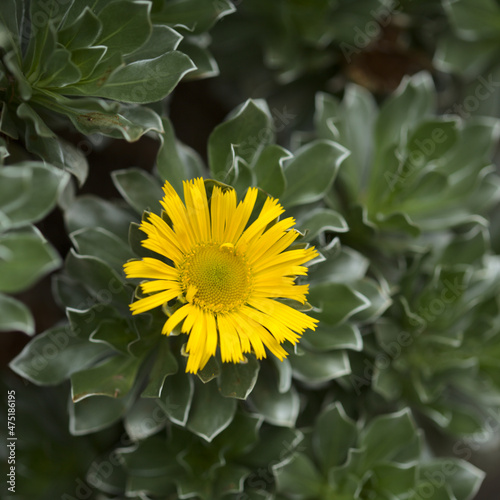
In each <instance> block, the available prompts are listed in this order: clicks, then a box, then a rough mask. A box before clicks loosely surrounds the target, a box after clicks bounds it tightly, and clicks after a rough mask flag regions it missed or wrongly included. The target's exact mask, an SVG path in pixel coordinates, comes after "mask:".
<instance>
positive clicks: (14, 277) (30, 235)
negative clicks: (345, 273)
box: [0, 230, 61, 293]
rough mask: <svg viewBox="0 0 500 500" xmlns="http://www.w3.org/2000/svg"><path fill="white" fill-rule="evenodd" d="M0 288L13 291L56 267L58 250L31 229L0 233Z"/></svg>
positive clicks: (0, 290) (28, 284)
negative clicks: (28, 230)
mask: <svg viewBox="0 0 500 500" xmlns="http://www.w3.org/2000/svg"><path fill="white" fill-rule="evenodd" d="M0 255H1V256H2V258H0V292H7V293H16V292H20V291H22V290H25V289H26V288H29V287H30V286H31V285H33V284H34V283H36V282H37V281H38V280H39V279H40V278H41V277H42V276H45V275H46V274H48V273H50V272H51V271H53V270H55V269H57V268H58V267H59V266H60V264H61V259H60V257H59V255H58V254H57V252H56V251H55V250H54V249H53V248H52V247H51V246H50V245H49V244H48V243H47V242H46V241H45V240H44V239H43V237H42V236H41V235H40V234H39V233H38V232H36V231H35V230H32V231H30V232H27V231H25V232H11V233H7V234H3V235H0Z"/></svg>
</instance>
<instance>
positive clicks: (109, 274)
mask: <svg viewBox="0 0 500 500" xmlns="http://www.w3.org/2000/svg"><path fill="white" fill-rule="evenodd" d="M65 268H66V272H67V273H68V275H69V276H70V277H71V278H73V279H75V280H77V281H79V282H80V283H82V284H83V285H84V286H85V287H86V288H87V290H88V291H89V293H90V294H91V295H92V296H93V297H95V298H96V299H97V300H98V301H99V302H104V303H107V304H109V303H112V304H114V305H115V306H116V307H118V309H119V310H121V311H123V312H125V311H127V310H128V307H127V306H128V303H129V302H130V291H129V290H128V289H127V288H126V287H125V286H124V284H123V278H122V276H120V275H119V274H118V273H116V272H115V271H114V270H113V269H111V268H110V267H109V266H108V265H107V264H106V263H105V262H103V261H102V260H100V259H98V258H96V257H91V256H88V255H78V254H77V253H76V252H74V251H73V249H72V250H71V251H70V253H69V255H68V257H67V258H66V266H65Z"/></svg>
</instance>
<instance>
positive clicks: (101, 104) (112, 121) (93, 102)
mask: <svg viewBox="0 0 500 500" xmlns="http://www.w3.org/2000/svg"><path fill="white" fill-rule="evenodd" d="M38 101H39V102H42V103H43V104H44V105H45V106H46V107H51V106H52V107H54V108H55V109H56V110H57V111H58V112H60V113H62V114H64V115H66V116H67V117H68V118H69V119H70V120H71V122H72V123H73V125H74V126H75V127H76V129H77V130H79V131H80V132H82V133H83V134H86V135H91V134H94V133H100V134H104V135H107V136H109V137H114V138H117V139H122V138H123V139H125V140H127V141H129V142H134V141H137V140H138V139H139V138H140V137H142V136H143V135H144V134H145V133H146V132H149V131H155V132H161V131H162V130H163V128H162V125H161V121H160V117H159V116H158V115H157V114H156V113H155V112H154V111H153V110H152V109H149V108H146V107H143V106H135V105H122V106H120V105H119V104H118V103H116V102H108V101H104V100H102V99H90V98H82V99H69V98H66V97H63V96H59V97H58V99H57V103H51V102H48V101H46V100H40V99H38Z"/></svg>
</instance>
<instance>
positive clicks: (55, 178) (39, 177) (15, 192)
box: [0, 162, 69, 227]
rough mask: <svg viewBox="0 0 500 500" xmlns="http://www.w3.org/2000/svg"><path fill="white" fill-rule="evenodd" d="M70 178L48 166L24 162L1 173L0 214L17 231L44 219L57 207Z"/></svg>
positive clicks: (4, 169)
mask: <svg viewBox="0 0 500 500" xmlns="http://www.w3.org/2000/svg"><path fill="white" fill-rule="evenodd" d="M68 180H69V175H68V174H67V173H66V172H63V171H62V170H60V169H57V168H55V167H52V166H50V165H48V164H42V163H36V162H25V163H18V164H16V165H15V166H14V165H13V166H6V167H3V168H2V169H1V170H0V211H1V212H2V213H3V214H5V215H6V216H7V217H8V220H9V225H10V226H11V227H17V226H21V225H25V224H29V223H32V222H37V221H38V220H40V219H42V218H43V217H45V216H46V215H47V214H48V213H49V212H50V211H51V210H52V209H53V208H54V206H55V205H56V202H57V200H58V197H59V195H60V193H61V191H62V189H63V188H64V187H65V185H66V184H67V182H68Z"/></svg>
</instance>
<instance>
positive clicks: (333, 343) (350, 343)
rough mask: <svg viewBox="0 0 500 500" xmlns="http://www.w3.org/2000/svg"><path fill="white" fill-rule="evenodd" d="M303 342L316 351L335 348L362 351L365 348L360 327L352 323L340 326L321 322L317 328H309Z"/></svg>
mask: <svg viewBox="0 0 500 500" xmlns="http://www.w3.org/2000/svg"><path fill="white" fill-rule="evenodd" d="M302 342H304V344H305V345H306V346H310V347H311V348H312V349H313V350H315V351H320V352H324V351H331V350H334V349H351V350H353V351H361V350H362V349H363V338H362V337H361V333H360V331H359V328H358V327H357V326H355V325H353V324H351V323H343V324H341V325H338V326H333V327H332V326H330V325H325V324H323V323H320V324H319V325H318V326H317V327H316V330H314V332H313V331H310V330H307V331H306V332H305V333H304V337H303V338H302Z"/></svg>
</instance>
